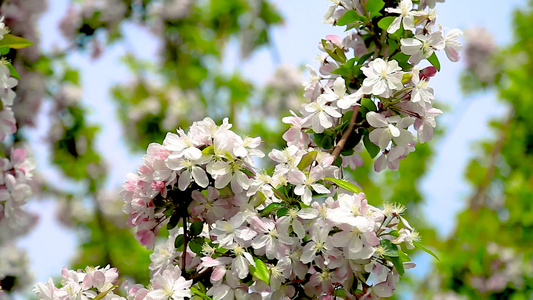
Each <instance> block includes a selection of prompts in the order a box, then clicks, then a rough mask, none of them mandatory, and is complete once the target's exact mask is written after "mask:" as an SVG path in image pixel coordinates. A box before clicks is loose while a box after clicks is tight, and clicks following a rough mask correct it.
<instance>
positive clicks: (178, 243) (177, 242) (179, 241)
mask: <svg viewBox="0 0 533 300" xmlns="http://www.w3.org/2000/svg"><path fill="white" fill-rule="evenodd" d="M183 242H184V239H183V234H180V235H178V236H177V237H176V240H175V241H174V247H176V249H180V248H181V249H183Z"/></svg>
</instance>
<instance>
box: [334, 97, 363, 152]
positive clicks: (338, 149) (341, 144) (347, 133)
mask: <svg viewBox="0 0 533 300" xmlns="http://www.w3.org/2000/svg"><path fill="white" fill-rule="evenodd" d="M359 107H360V105H356V106H354V107H353V115H352V118H351V119H350V124H349V125H348V129H346V131H345V132H344V133H343V135H342V137H341V139H340V140H339V142H338V143H337V146H335V149H334V150H333V153H332V155H333V161H335V160H336V159H337V157H339V155H340V154H341V152H342V150H343V149H344V145H346V142H347V141H348V138H349V137H350V134H352V131H353V128H354V126H355V119H356V118H357V114H358V113H359Z"/></svg>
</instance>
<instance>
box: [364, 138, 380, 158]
mask: <svg viewBox="0 0 533 300" xmlns="http://www.w3.org/2000/svg"><path fill="white" fill-rule="evenodd" d="M363 144H364V145H365V148H366V151H367V152H368V154H370V157H372V158H374V157H376V155H378V153H379V151H380V150H381V149H380V148H379V147H378V146H377V145H376V144H374V143H372V142H371V141H370V138H369V137H368V134H365V136H364V137H363Z"/></svg>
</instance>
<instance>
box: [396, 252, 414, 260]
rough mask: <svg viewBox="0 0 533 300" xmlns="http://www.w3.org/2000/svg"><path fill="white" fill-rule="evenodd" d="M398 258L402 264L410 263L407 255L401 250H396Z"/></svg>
mask: <svg viewBox="0 0 533 300" xmlns="http://www.w3.org/2000/svg"><path fill="white" fill-rule="evenodd" d="M398 257H400V260H401V261H402V262H408V261H411V259H410V258H409V255H407V253H405V252H403V251H402V250H398Z"/></svg>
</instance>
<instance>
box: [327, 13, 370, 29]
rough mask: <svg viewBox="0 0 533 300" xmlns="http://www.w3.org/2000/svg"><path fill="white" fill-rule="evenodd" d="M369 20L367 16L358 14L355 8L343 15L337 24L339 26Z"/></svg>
mask: <svg viewBox="0 0 533 300" xmlns="http://www.w3.org/2000/svg"><path fill="white" fill-rule="evenodd" d="M366 21H368V18H367V17H365V16H361V15H360V14H358V13H357V12H356V11H355V10H349V11H347V12H346V13H344V15H343V16H342V17H340V18H339V20H338V21H337V23H336V24H335V25H338V26H344V25H348V24H352V23H355V22H366Z"/></svg>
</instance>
